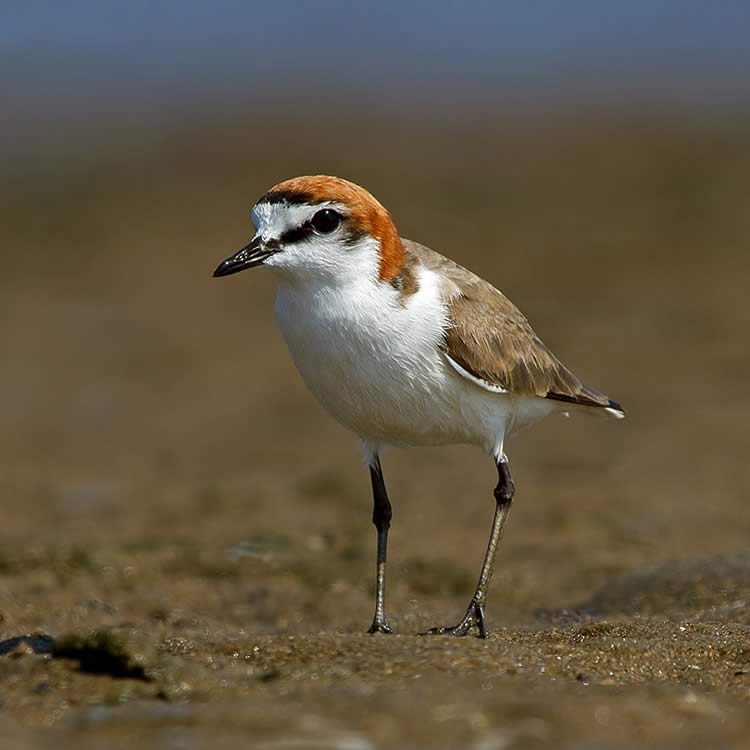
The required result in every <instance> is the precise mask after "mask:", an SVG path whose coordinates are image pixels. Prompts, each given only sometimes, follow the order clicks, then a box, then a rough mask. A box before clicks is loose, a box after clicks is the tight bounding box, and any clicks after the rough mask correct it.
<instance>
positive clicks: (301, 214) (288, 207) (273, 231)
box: [251, 201, 345, 240]
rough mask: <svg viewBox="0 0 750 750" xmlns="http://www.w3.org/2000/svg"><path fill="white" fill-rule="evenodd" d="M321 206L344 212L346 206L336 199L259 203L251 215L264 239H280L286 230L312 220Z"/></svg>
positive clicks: (258, 232)
mask: <svg viewBox="0 0 750 750" xmlns="http://www.w3.org/2000/svg"><path fill="white" fill-rule="evenodd" d="M321 208H335V209H336V210H337V211H339V212H340V213H344V212H345V209H344V206H343V205H342V204H340V203H337V202H336V201H323V202H321V203H315V204H310V203H287V202H286V201H282V202H279V203H265V202H264V203H258V204H257V205H255V206H254V207H253V210H252V213H251V216H252V219H253V223H254V224H255V228H256V229H257V230H258V231H257V234H258V235H260V236H261V237H263V238H264V239H267V240H270V239H278V238H279V237H281V235H282V234H284V232H286V231H288V230H290V229H296V228H297V227H301V226H302V225H303V224H305V223H306V222H308V221H310V219H312V217H313V216H315V214H316V213H317V212H318V211H320V209H321Z"/></svg>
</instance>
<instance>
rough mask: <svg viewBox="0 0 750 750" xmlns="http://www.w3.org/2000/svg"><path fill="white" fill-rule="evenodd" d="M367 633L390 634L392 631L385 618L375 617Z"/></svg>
mask: <svg viewBox="0 0 750 750" xmlns="http://www.w3.org/2000/svg"><path fill="white" fill-rule="evenodd" d="M367 632H368V633H372V634H374V633H392V632H393V630H391V626H390V625H389V624H388V623H387V622H386V621H385V618H380V617H376V618H375V619H374V620H373V621H372V625H370V627H369V629H368V630H367Z"/></svg>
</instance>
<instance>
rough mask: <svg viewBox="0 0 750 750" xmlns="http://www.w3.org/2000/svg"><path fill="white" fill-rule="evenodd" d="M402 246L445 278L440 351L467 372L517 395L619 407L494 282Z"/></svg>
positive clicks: (425, 251)
mask: <svg viewBox="0 0 750 750" xmlns="http://www.w3.org/2000/svg"><path fill="white" fill-rule="evenodd" d="M404 247H405V248H406V250H407V252H409V253H413V254H414V255H416V256H417V257H418V258H419V260H420V261H421V262H422V263H423V264H424V265H425V266H427V267H428V268H432V269H433V270H435V271H438V272H439V273H440V274H442V275H443V276H444V277H445V278H446V279H447V286H448V288H447V289H446V293H447V298H448V306H449V311H450V313H449V314H450V320H451V325H450V328H449V329H448V331H447V333H446V337H445V342H444V351H445V353H446V354H447V355H448V357H450V359H451V360H453V362H455V363H456V364H457V365H458V366H459V367H460V368H461V369H463V370H465V371H466V372H467V373H468V374H469V376H470V377H472V378H474V379H476V380H479V381H481V382H482V383H484V384H487V385H488V386H490V387H491V388H492V389H502V390H504V391H507V392H509V393H512V394H515V395H519V396H538V397H540V398H551V399H556V400H559V401H567V402H570V403H574V404H581V405H585V406H598V407H604V408H606V407H610V408H613V407H614V408H616V409H619V406H618V405H617V404H615V403H614V402H612V401H610V399H608V398H607V397H606V396H604V395H603V394H601V393H598V392H597V391H595V390H593V389H591V388H588V387H586V386H585V385H583V383H581V381H580V380H578V378H577V377H576V376H575V375H573V373H572V372H570V370H568V369H567V368H566V367H565V366H564V365H563V364H562V363H561V362H560V361H559V360H558V359H557V358H556V357H555V355H554V354H552V352H551V351H550V350H549V349H548V348H547V347H546V346H545V345H544V343H543V342H542V340H541V339H540V338H539V337H538V336H537V335H536V334H535V333H534V330H533V329H532V327H531V325H530V324H529V322H528V321H527V320H526V318H525V317H524V316H523V315H522V314H521V312H520V311H519V310H518V308H517V307H516V306H515V305H514V304H513V303H512V302H511V301H510V300H509V299H508V298H507V297H505V295H503V294H502V293H501V292H500V291H498V290H497V289H495V287H493V286H492V285H491V284H489V283H488V282H486V281H484V280H483V279H481V278H479V277H478V276H477V275H476V274H473V273H471V271H468V270H466V269H465V268H463V267H461V266H459V265H458V264H457V263H454V262H453V261H451V260H449V259H448V258H445V257H444V256H442V255H440V254H438V253H436V252H434V251H433V250H430V249H429V248H426V247H424V246H422V245H417V244H416V243H414V242H410V241H408V240H405V241H404Z"/></svg>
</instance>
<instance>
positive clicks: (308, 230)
mask: <svg viewBox="0 0 750 750" xmlns="http://www.w3.org/2000/svg"><path fill="white" fill-rule="evenodd" d="M324 210H328V211H331V213H334V214H335V215H336V216H337V217H338V220H339V223H338V224H337V225H336V228H337V227H338V226H340V224H341V223H342V222H343V221H344V217H343V216H342V215H341V214H340V213H338V211H333V210H332V209H324ZM320 213H321V211H318V213H316V214H315V216H313V217H312V218H310V219H308V220H307V221H306V222H304V224H300V226H298V227H294V229H287V230H286V232H282V234H281V236H280V237H279V239H278V240H276V242H277V243H278V244H279V245H284V244H294V243H296V242H304V241H305V240H306V239H309V238H310V237H312V236H313V235H316V234H318V232H316V231H315V228H314V227H313V221H314V220H315V217H316V216H318V214H320Z"/></svg>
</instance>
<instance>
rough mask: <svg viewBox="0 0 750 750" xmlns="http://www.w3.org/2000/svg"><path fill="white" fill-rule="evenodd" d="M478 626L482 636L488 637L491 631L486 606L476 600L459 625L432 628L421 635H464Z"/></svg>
mask: <svg viewBox="0 0 750 750" xmlns="http://www.w3.org/2000/svg"><path fill="white" fill-rule="evenodd" d="M475 626H476V627H477V629H478V630H479V637H480V638H488V637H489V635H490V631H489V629H488V628H487V622H486V620H485V617H484V607H483V606H482V605H481V604H478V603H477V602H475V601H472V602H471V604H470V605H469V608H468V609H467V610H466V614H465V615H464V616H463V619H462V620H461V622H459V623H458V624H457V625H452V626H450V627H445V628H430V629H429V630H427V631H425V632H424V633H420V634H419V635H454V636H464V635H468V634H469V631H470V630H471V629H472V628H473V627H475Z"/></svg>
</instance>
